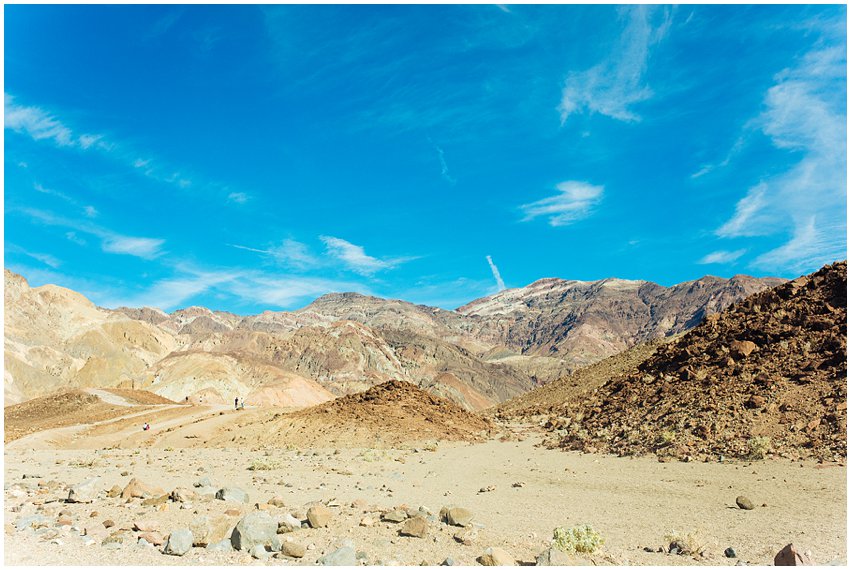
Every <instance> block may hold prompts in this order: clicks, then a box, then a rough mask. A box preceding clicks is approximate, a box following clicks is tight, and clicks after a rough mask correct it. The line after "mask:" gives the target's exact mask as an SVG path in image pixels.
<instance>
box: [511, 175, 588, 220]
mask: <svg viewBox="0 0 851 570" xmlns="http://www.w3.org/2000/svg"><path fill="white" fill-rule="evenodd" d="M556 189H558V194H556V195H555V196H550V197H549V198H544V199H543V200H538V201H537V202H532V203H530V204H523V205H522V206H520V209H521V210H522V211H523V213H524V214H525V217H524V218H523V221H524V222H528V221H530V220H534V219H535V218H537V217H540V216H543V217H546V218H548V220H549V224H550V225H551V226H567V225H569V224H572V223H573V222H575V221H577V220H581V219H582V218H586V217H588V216H589V215H590V214H591V212H592V211H593V209H594V207H595V206H596V205H597V204H599V203H600V201H601V200H602V199H603V187H602V186H593V185H591V184H588V183H587V182H577V181H575V180H568V181H566V182H562V183H560V184H558V185H557V186H556Z"/></svg>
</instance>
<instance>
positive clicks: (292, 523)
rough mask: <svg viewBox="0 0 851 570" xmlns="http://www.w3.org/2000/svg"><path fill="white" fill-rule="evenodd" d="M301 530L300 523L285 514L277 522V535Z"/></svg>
mask: <svg viewBox="0 0 851 570" xmlns="http://www.w3.org/2000/svg"><path fill="white" fill-rule="evenodd" d="M300 528H301V521H300V520H298V519H297V518H295V517H294V516H292V515H291V514H289V513H287V514H285V515H284V517H283V519H282V520H279V521H278V534H286V533H288V532H293V531H295V530H299V529H300Z"/></svg>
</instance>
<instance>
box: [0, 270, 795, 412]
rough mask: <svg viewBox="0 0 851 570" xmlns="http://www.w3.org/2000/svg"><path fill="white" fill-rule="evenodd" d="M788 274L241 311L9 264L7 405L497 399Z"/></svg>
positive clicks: (697, 317)
mask: <svg viewBox="0 0 851 570" xmlns="http://www.w3.org/2000/svg"><path fill="white" fill-rule="evenodd" d="M782 282H783V281H782V280H780V279H772V278H764V279H757V278H753V277H747V276H740V275H738V276H735V277H733V278H731V279H720V278H717V277H704V278H702V279H698V280H696V281H690V282H686V283H681V284H679V285H675V286H673V287H662V286H660V285H657V284H655V283H650V282H647V281H625V280H622V279H604V280H600V281H589V282H583V281H569V280H562V279H542V280H540V281H536V282H535V283H532V284H531V285H529V286H527V287H522V288H519V289H508V290H505V291H502V292H500V293H497V294H495V295H491V296H489V297H484V298H481V299H477V300H475V301H472V302H471V303H469V304H467V305H464V306H463V307H461V308H459V309H457V310H455V311H447V310H444V309H439V308H435V307H428V306H424V305H415V304H412V303H408V302H405V301H399V300H388V299H381V298H377V297H369V296H364V295H359V294H355V293H334V294H329V295H325V296H323V297H320V298H319V299H317V300H316V301H314V302H313V303H311V304H310V305H308V306H307V307H305V308H303V309H300V310H297V311H266V312H263V313H261V314H259V315H253V316H247V317H240V316H238V315H234V314H232V313H227V312H221V311H211V310H209V309H206V308H204V307H189V308H186V309H181V310H178V311H174V312H172V313H166V312H164V311H161V310H159V309H156V308H149V307H143V308H120V309H117V310H109V309H103V308H100V307H97V306H95V305H94V304H93V303H92V302H91V301H89V300H88V299H86V298H85V297H84V296H82V295H80V294H79V293H76V292H74V291H71V290H68V289H64V288H62V287H57V286H55V285H45V286H42V287H36V288H31V287H29V285H28V283H27V281H26V279H24V278H23V277H22V276H20V275H17V274H15V273H12V272H10V271H8V270H6V272H5V285H6V288H5V306H6V316H5V357H6V358H5V370H4V374H5V376H4V380H5V382H4V395H5V401H6V405H9V404H13V403H17V402H20V401H23V400H26V399H30V398H33V397H37V396H42V395H46V394H49V393H53V392H57V391H61V390H64V389H70V388H78V387H135V388H145V389H147V390H151V391H153V392H156V393H157V394H160V395H162V396H165V397H167V398H170V399H174V400H183V399H185V398H187V397H189V398H191V399H203V400H204V401H205V402H215V401H220V402H228V401H230V402H232V401H233V398H235V397H241V398H245V399H246V402H247V403H248V405H276V406H294V407H300V406H307V405H312V404H316V403H319V402H322V401H326V400H328V399H331V398H333V397H335V396H340V395H344V394H350V393H354V392H360V391H363V390H366V389H368V388H369V387H371V386H373V385H375V384H378V383H381V382H384V381H387V380H393V379H395V380H407V381H409V382H412V383H414V384H417V385H418V386H420V387H421V388H423V389H425V390H427V391H429V392H432V393H434V394H437V395H440V396H444V397H447V398H449V399H452V400H454V401H455V402H457V403H459V404H461V405H462V406H464V407H465V408H467V409H471V410H475V409H483V408H486V407H489V406H492V405H494V404H496V403H498V402H501V401H504V400H506V399H508V398H511V397H513V396H516V395H518V394H521V393H523V392H525V391H527V390H529V389H531V388H533V387H535V386H536V385H540V384H544V383H546V382H548V381H550V380H552V379H554V378H558V377H560V376H563V375H565V374H567V373H569V372H570V371H572V370H574V369H576V368H578V367H581V366H585V365H588V364H591V363H593V362H596V361H598V360H600V359H602V358H605V357H607V356H610V355H613V354H616V353H618V352H621V351H623V350H625V349H627V348H629V347H631V346H634V345H636V344H637V343H640V342H643V341H646V340H649V339H652V338H657V337H661V336H666V335H671V334H675V333H678V332H681V331H684V330H687V329H689V328H691V327H694V326H695V325H697V324H698V323H700V322H701V320H702V319H703V318H704V316H706V315H707V314H712V313H717V312H719V311H721V310H723V309H724V308H726V307H727V306H729V305H730V304H732V303H734V302H736V301H739V300H741V299H743V298H745V297H747V296H748V295H751V294H753V293H756V292H758V291H761V290H764V289H767V288H769V287H773V286H775V285H778V284H780V283H782Z"/></svg>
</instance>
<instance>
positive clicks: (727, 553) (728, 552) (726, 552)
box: [724, 546, 736, 558]
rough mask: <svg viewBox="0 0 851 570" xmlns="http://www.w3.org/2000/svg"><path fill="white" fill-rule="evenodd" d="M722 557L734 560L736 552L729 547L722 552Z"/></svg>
mask: <svg viewBox="0 0 851 570" xmlns="http://www.w3.org/2000/svg"><path fill="white" fill-rule="evenodd" d="M724 556H726V557H727V558H735V557H736V551H735V550H734V549H733V547H732V546H731V547H729V548H727V549H725V550H724Z"/></svg>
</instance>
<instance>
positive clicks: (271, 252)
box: [230, 239, 322, 271]
mask: <svg viewBox="0 0 851 570" xmlns="http://www.w3.org/2000/svg"><path fill="white" fill-rule="evenodd" d="M230 245H231V247H235V248H237V249H243V250H246V251H253V252H255V253H260V254H263V255H268V256H270V257H272V258H273V259H274V260H275V261H276V262H277V263H279V264H281V265H283V266H289V267H292V268H294V269H297V270H300V271H304V270H307V269H312V268H315V267H319V266H320V265H321V264H322V263H321V260H320V259H319V258H317V257H316V256H315V255H313V254H312V253H311V252H310V248H308V247H307V245H305V244H303V243H301V242H299V241H296V240H294V239H285V240H283V241H282V242H281V243H280V244H278V245H274V246H272V247H269V248H268V249H260V248H254V247H248V246H244V245H236V244H230Z"/></svg>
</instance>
